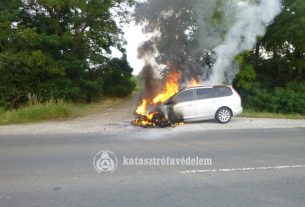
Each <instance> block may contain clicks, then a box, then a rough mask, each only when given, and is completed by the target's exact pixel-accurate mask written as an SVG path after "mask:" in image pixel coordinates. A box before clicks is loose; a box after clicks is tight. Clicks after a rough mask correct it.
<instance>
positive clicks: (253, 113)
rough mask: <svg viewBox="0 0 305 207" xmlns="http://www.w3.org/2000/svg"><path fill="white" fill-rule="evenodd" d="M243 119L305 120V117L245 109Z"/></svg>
mask: <svg viewBox="0 0 305 207" xmlns="http://www.w3.org/2000/svg"><path fill="white" fill-rule="evenodd" d="M241 117H252V118H272V119H305V115H301V114H277V113H270V112H262V111H255V110H253V109H245V110H244V111H243V113H242V114H241Z"/></svg>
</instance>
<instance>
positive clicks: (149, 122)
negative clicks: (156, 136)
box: [132, 70, 200, 127]
mask: <svg viewBox="0 0 305 207" xmlns="http://www.w3.org/2000/svg"><path fill="white" fill-rule="evenodd" d="M180 79H181V73H180V72H178V71H176V70H174V71H172V72H171V73H169V74H168V75H167V78H166V82H165V85H164V88H163V90H162V92H161V93H159V94H158V95H157V96H156V97H154V98H153V99H152V100H150V99H143V100H142V101H141V102H140V104H139V106H138V107H137V109H136V111H135V113H136V115H137V117H138V118H137V119H135V120H134V121H132V124H134V125H136V126H143V127H147V126H150V127H155V126H156V122H155V120H156V117H157V115H159V113H158V112H152V113H149V111H148V107H150V108H154V107H155V106H156V105H157V104H160V103H164V102H165V101H167V100H168V99H169V98H171V97H172V96H173V95H175V94H176V93H178V92H179V82H180ZM198 85H200V82H199V81H198V80H197V79H195V78H192V79H191V80H190V81H189V83H188V86H198ZM158 119H161V121H166V120H164V118H163V119H162V118H160V117H158ZM181 124H183V123H179V124H178V125H181Z"/></svg>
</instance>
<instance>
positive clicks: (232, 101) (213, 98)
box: [156, 85, 243, 123]
mask: <svg viewBox="0 0 305 207" xmlns="http://www.w3.org/2000/svg"><path fill="white" fill-rule="evenodd" d="M242 110H243V108H242V106H241V98H240V96H239V94H238V93H237V92H236V91H235V90H234V89H233V87H232V86H228V85H215V86H196V87H188V88H186V89H184V90H181V91H179V92H178V93H177V94H175V95H174V96H173V97H171V98H170V99H168V100H167V101H166V102H165V103H163V104H160V105H159V106H158V107H157V110H156V111H158V113H160V114H162V115H164V118H165V119H166V120H168V122H169V123H177V122H184V121H185V122H191V121H203V120H211V119H216V120H217V121H218V122H219V123H228V122H230V120H231V118H232V116H237V115H239V114H241V112H242Z"/></svg>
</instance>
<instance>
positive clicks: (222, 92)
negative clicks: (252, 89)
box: [214, 87, 233, 97]
mask: <svg viewBox="0 0 305 207" xmlns="http://www.w3.org/2000/svg"><path fill="white" fill-rule="evenodd" d="M214 94H215V97H226V96H231V95H233V92H232V90H231V89H230V88H228V87H215V88H214Z"/></svg>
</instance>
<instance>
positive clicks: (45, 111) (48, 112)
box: [0, 98, 123, 125]
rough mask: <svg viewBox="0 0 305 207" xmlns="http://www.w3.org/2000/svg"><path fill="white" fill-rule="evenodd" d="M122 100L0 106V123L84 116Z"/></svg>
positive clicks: (109, 99) (110, 99)
mask: <svg viewBox="0 0 305 207" xmlns="http://www.w3.org/2000/svg"><path fill="white" fill-rule="evenodd" d="M122 100H123V99H118V98H107V99H104V100H103V101H100V102H97V103H90V104H74V103H67V102H63V101H59V102H54V101H50V102H47V103H39V104H34V105H29V106H25V107H22V108H19V109H16V110H9V111H6V110H3V109H1V108H0V125H8V124H19V123H30V122H39V121H45V120H57V119H64V118H74V117H79V116H84V115H86V114H94V113H97V112H99V111H103V110H105V109H107V108H110V107H113V106H114V105H116V104H118V103H120V102H122Z"/></svg>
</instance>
